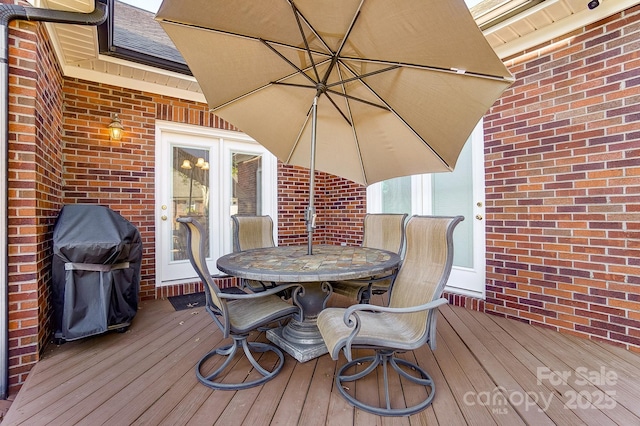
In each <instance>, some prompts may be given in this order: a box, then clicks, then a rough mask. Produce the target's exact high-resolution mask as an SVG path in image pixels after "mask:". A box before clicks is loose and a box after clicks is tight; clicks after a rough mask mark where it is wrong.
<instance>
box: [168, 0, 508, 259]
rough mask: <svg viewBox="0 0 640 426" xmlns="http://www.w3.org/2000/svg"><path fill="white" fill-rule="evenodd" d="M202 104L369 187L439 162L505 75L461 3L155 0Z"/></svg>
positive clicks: (313, 164) (273, 144)
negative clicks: (204, 101)
mask: <svg viewBox="0 0 640 426" xmlns="http://www.w3.org/2000/svg"><path fill="white" fill-rule="evenodd" d="M156 19H157V20H159V21H160V23H161V25H162V26H163V28H164V29H165V31H166V32H167V33H168V34H169V36H170V37H171V39H172V40H173V42H174V44H175V45H176V47H177V48H178V50H179V51H180V53H181V54H182V56H183V57H184V59H185V60H186V61H187V64H188V65H189V68H190V69H191V71H192V72H193V74H194V76H195V78H196V79H197V81H198V83H199V85H200V87H201V88H202V91H203V93H204V95H205V97H206V99H207V102H208V104H209V106H210V107H211V110H212V111H213V112H214V113H215V114H217V115H219V116H221V117H222V118H224V119H225V120H227V121H229V122H230V123H233V124H234V125H235V126H237V127H238V128H240V129H241V130H242V131H244V132H245V133H247V134H248V135H250V136H251V137H253V138H254V139H255V140H257V141H258V142H259V143H261V144H262V145H263V146H264V147H266V148H267V149H268V150H269V151H271V152H272V153H273V154H274V155H276V156H277V157H278V158H279V159H280V160H281V161H283V162H284V163H285V164H293V165H299V166H304V167H308V168H309V169H310V172H311V175H310V188H309V192H310V196H309V206H308V207H307V211H306V214H305V220H306V222H307V232H308V234H309V254H311V247H312V246H311V239H312V235H313V229H314V227H315V208H314V178H315V170H316V169H317V170H321V171H324V172H327V173H331V174H335V175H338V176H341V177H344V178H347V179H350V180H352V181H355V182H358V183H361V184H364V185H369V184H371V183H374V182H379V181H382V180H385V179H390V178H393V177H398V176H406V175H412V174H419V173H429V172H441V171H451V170H453V168H454V166H455V163H456V160H457V158H458V155H459V153H460V150H461V149H462V147H463V145H464V144H465V142H466V140H467V138H468V136H469V135H470V133H471V131H472V130H473V128H474V126H475V125H476V123H477V122H478V121H479V120H480V118H481V117H482V116H483V115H484V113H485V112H486V111H487V109H488V108H489V107H490V106H491V105H492V104H493V102H495V100H496V99H497V98H498V97H499V96H500V95H501V94H502V92H503V91H504V89H506V88H507V87H508V86H509V84H510V83H511V82H512V81H513V80H512V77H511V75H510V73H509V72H508V71H507V69H506V68H505V66H504V64H503V63H502V62H501V61H500V59H499V58H498V57H497V56H496V54H495V52H494V51H493V49H492V48H491V47H490V46H489V44H488V43H487V41H486V40H485V38H484V36H483V35H482V33H481V32H480V30H479V29H478V27H477V25H476V23H475V21H474V20H473V18H472V17H471V15H470V13H469V11H468V9H467V6H466V5H465V3H464V2H463V0H446V1H443V0H437V1H436V0H432V1H427V0H384V1H382V0H327V1H320V0H298V1H292V0H272V1H255V0H235V1H228V0H164V1H163V3H162V5H161V6H160V9H159V11H158V13H157V16H156Z"/></svg>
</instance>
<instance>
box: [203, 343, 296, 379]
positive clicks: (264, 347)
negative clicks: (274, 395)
mask: <svg viewBox="0 0 640 426" xmlns="http://www.w3.org/2000/svg"><path fill="white" fill-rule="evenodd" d="M231 337H232V338H233V343H231V344H229V345H226V346H223V347H220V348H216V349H214V350H212V351H211V352H208V353H207V354H206V355H205V356H203V357H202V358H201V359H200V361H198V364H196V376H197V377H198V380H200V382H201V383H202V384H203V385H205V386H208V387H210V388H213V389H222V390H239V389H247V388H251V387H254V386H258V385H261V384H263V383H265V382H267V381H269V380H271V379H273V378H274V377H275V376H276V375H277V374H278V373H279V372H280V370H281V369H282V366H283V365H284V354H283V353H282V351H281V350H280V349H278V348H277V347H275V346H273V345H270V344H267V343H262V342H249V341H247V335H241V336H231ZM239 348H242V350H243V352H244V354H245V356H246V357H247V359H248V360H249V362H250V363H251V365H252V366H253V368H254V369H255V370H256V371H257V372H258V373H260V375H261V376H262V377H260V378H258V379H255V380H251V381H248V382H241V383H223V382H222V381H215V379H216V378H217V377H218V376H220V375H221V374H222V372H223V371H224V370H225V369H226V368H227V367H228V366H229V364H230V363H231V361H232V360H233V358H234V357H235V355H236V353H237V352H238V349H239ZM267 351H271V352H273V353H275V354H276V355H277V356H278V358H279V359H278V363H277V364H276V366H275V367H274V368H273V369H272V370H271V371H269V370H267V369H266V368H264V367H262V366H261V365H260V364H259V363H258V361H257V360H256V359H255V357H254V356H253V352H257V353H262V352H267ZM215 355H220V356H222V357H225V359H224V361H223V362H222V364H221V365H220V366H219V367H217V368H216V369H215V370H214V371H213V372H211V373H208V374H206V375H205V374H203V372H202V365H203V364H204V363H205V362H206V361H207V360H208V359H210V358H212V357H213V356H215Z"/></svg>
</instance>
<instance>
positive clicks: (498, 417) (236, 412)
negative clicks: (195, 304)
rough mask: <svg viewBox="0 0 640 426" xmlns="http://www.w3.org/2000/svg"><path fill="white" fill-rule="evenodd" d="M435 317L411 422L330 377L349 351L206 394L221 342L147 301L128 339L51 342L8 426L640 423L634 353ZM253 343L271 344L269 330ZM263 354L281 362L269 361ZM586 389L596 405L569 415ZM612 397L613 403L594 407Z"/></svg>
mask: <svg viewBox="0 0 640 426" xmlns="http://www.w3.org/2000/svg"><path fill="white" fill-rule="evenodd" d="M440 312H441V314H440V315H439V319H438V334H437V346H438V347H437V349H436V350H435V351H434V352H432V351H431V350H430V349H429V347H428V346H423V347H421V348H419V349H417V350H415V351H411V352H407V353H404V354H400V355H399V356H400V357H403V358H405V359H408V360H411V361H415V362H417V363H418V364H419V365H420V366H421V367H422V368H424V369H425V370H426V371H428V372H429V373H430V374H431V375H432V377H433V379H434V382H435V385H436V396H435V399H434V402H433V404H432V405H431V406H430V407H428V408H427V409H425V410H424V411H422V412H420V413H417V414H414V415H412V416H409V417H408V418H407V417H397V418H392V417H381V416H376V415H373V414H370V413H366V412H364V411H362V410H360V409H356V408H354V407H352V406H351V405H350V404H348V403H347V402H346V401H345V400H344V399H343V398H342V397H341V396H340V394H339V393H338V391H337V389H335V381H334V375H335V372H336V370H337V368H338V367H340V366H341V365H343V364H344V363H345V362H346V360H345V358H344V355H343V354H341V355H340V358H339V359H338V361H333V360H332V359H331V358H330V356H329V355H328V354H327V355H323V356H322V357H320V358H317V359H314V360H310V361H307V362H305V363H298V362H296V361H295V360H294V359H293V358H292V357H290V356H289V355H285V365H284V367H283V369H282V371H281V372H280V374H279V375H278V376H277V377H276V378H275V379H273V380H271V381H270V382H267V383H266V384H264V385H262V386H259V387H256V388H252V389H247V390H242V391H221V390H212V389H209V388H207V387H205V386H203V385H202V384H200V383H199V382H198V380H197V379H196V377H195V374H194V365H195V363H196V362H197V361H198V360H199V359H200V357H201V356H203V355H204V354H205V353H206V352H208V351H209V350H210V349H211V348H213V347H216V346H217V345H219V344H221V343H222V340H223V339H222V334H221V332H220V331H219V330H218V329H217V328H216V327H215V325H213V323H212V321H211V319H210V317H209V316H208V314H207V313H206V312H205V311H204V310H203V309H202V308H194V309H191V310H185V311H178V312H176V311H174V310H173V308H172V307H171V305H170V304H169V302H168V301H163V300H159V301H152V302H143V303H142V304H141V309H140V311H139V313H138V315H137V317H136V318H135V319H134V321H133V324H132V325H131V327H130V329H129V330H128V331H127V332H126V333H122V334H117V333H107V334H104V335H100V336H95V337H92V338H87V339H81V340H79V341H74V342H68V343H66V344H64V345H61V346H55V345H50V347H48V348H47V349H46V351H45V354H44V356H43V359H42V360H41V361H40V362H38V364H37V365H36V366H35V367H34V369H33V370H32V372H31V373H30V374H29V377H28V378H27V381H26V383H25V384H24V386H23V387H22V389H21V391H20V393H19V394H18V395H17V396H16V397H15V400H14V401H13V403H12V405H11V407H10V408H9V411H8V413H7V415H6V416H5V418H4V420H3V422H2V423H3V426H4V425H5V424H7V425H20V424H22V425H33V424H78V425H92V426H93V425H99V424H140V425H142V424H146V425H149V424H152V425H163V424H164V425H186V424H190V425H202V424H220V425H225V426H226V425H244V424H246V425H261V424H274V425H275V424H278V425H292V424H304V425H324V424H328V425H344V424H357V425H374V424H375V425H408V424H411V425H424V424H447V425H458V424H460V425H463V424H476V425H484V424H487V425H488V424H502V425H515V424H536V425H538V424H555V423H558V424H579V423H584V424H588V425H607V424H640V404H637V395H638V394H639V393H640V379H639V377H640V355H638V354H637V353H634V352H630V351H626V350H624V349H622V348H619V347H615V346H611V345H608V344H606V343H602V342H594V341H588V340H584V339H580V338H577V337H575V336H572V335H566V334H561V333H557V332H553V331H550V330H547V329H543V328H540V327H535V326H531V325H527V324H524V323H522V322H519V321H513V320H508V319H504V318H499V317H495V316H491V315H486V314H483V313H480V312H475V311H469V310H465V309H462V308H458V307H452V306H443V307H441V308H440ZM251 338H252V339H256V340H259V341H266V337H265V334H264V332H261V333H255V334H252V337H251ZM225 342H226V341H225ZM363 353H364V352H363ZM262 356H264V357H267V358H268V360H269V361H270V362H275V359H276V358H275V356H274V355H273V354H270V353H266V354H263V355H262ZM212 362H213V363H215V362H217V361H215V360H212ZM541 372H544V374H546V375H544V376H541ZM599 372H602V373H603V374H604V376H603V377H600V376H602V375H599ZM555 373H557V374H563V373H564V374H565V375H566V376H567V377H566V378H565V380H561V381H557V380H554V379H552V378H553V377H554V376H549V374H551V375H553V374H555ZM229 374H230V376H235V377H236V378H241V377H245V376H246V375H247V374H253V373H252V372H251V368H250V365H249V364H248V363H247V362H246V359H243V358H239V359H238V361H237V364H236V365H235V366H234V369H233V370H232V372H231V373H229ZM606 374H608V376H606ZM612 377H614V378H612ZM230 378H231V377H230ZM607 378H608V380H606V379H607ZM598 379H602V380H600V381H601V382H602V383H600V382H598ZM380 380H381V378H379V377H376V376H375V375H373V376H372V377H370V378H367V380H366V381H362V382H361V383H358V384H357V385H356V392H357V394H358V395H359V396H364V397H365V398H369V399H371V400H380V399H381V398H384V396H383V395H382V394H380V393H379V391H378V384H379V381H380ZM391 385H392V389H393V392H392V399H396V398H399V399H404V400H406V401H408V402H412V401H416V400H418V399H419V398H420V397H421V396H422V395H424V394H425V392H426V391H425V390H424V388H421V387H418V388H416V387H415V386H410V385H408V384H407V383H404V381H403V380H398V379H393V380H392V382H391ZM581 392H582V393H583V395H586V396H588V397H590V398H592V400H591V402H590V403H589V401H586V402H584V401H583V402H584V403H582V404H581V407H582V408H581V407H577V408H575V409H569V408H567V405H571V403H572V402H575V399H576V397H575V396H576V395H579V394H580V393H581ZM607 392H608V393H609V394H610V396H611V399H609V400H606V401H608V404H605V403H604V402H600V403H599V402H598V401H596V400H594V398H598V397H603V396H604V395H605V393H607ZM482 395H485V396H486V395H491V396H494V397H498V398H502V399H501V400H500V401H501V403H497V404H496V403H492V401H482V400H479V399H478V397H479V396H482ZM526 395H539V396H540V397H544V398H550V399H551V402H550V404H549V406H548V407H547V406H546V405H545V404H544V403H543V402H541V401H538V405H536V406H535V407H532V406H526V404H524V403H523V402H522V401H521V400H520V401H518V399H517V398H518V397H522V396H526ZM505 401H506V402H505ZM493 402H495V401H493ZM503 402H504V403H503Z"/></svg>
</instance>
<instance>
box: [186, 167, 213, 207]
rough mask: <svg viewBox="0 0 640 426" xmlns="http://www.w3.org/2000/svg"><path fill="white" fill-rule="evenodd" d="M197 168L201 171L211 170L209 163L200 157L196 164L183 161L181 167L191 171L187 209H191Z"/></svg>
mask: <svg viewBox="0 0 640 426" xmlns="http://www.w3.org/2000/svg"><path fill="white" fill-rule="evenodd" d="M193 166H196V167H197V168H199V169H200V170H209V162H208V161H204V158H202V157H198V159H197V160H196V163H195V164H193V163H192V162H191V160H182V164H181V165H180V168H181V169H185V170H191V172H190V173H189V202H188V204H187V209H191V200H192V198H193V197H192V192H193V170H194V167H193Z"/></svg>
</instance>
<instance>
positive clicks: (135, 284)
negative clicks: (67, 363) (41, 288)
mask: <svg viewBox="0 0 640 426" xmlns="http://www.w3.org/2000/svg"><path fill="white" fill-rule="evenodd" d="M53 254H54V256H53V261H52V268H53V271H52V283H53V289H52V294H53V308H54V323H55V327H56V332H55V337H56V338H57V339H64V340H74V339H79V338H81V337H87V336H91V335H94V334H99V333H103V332H105V331H107V330H109V329H122V328H125V327H127V326H128V325H129V324H130V323H131V320H132V319H133V317H134V316H135V314H136V311H137V309H138V289H139V287H140V264H141V260H142V240H141V238H140V232H139V231H138V229H137V228H136V227H135V226H133V225H132V224H131V223H130V222H129V221H127V220H126V219H125V218H123V217H122V216H120V214H118V213H116V212H115V211H113V210H111V209H109V208H107V207H102V206H95V205H81V204H79V205H66V206H64V207H63V208H62V210H61V212H60V215H59V216H58V219H57V221H56V224H55V227H54V230H53Z"/></svg>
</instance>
